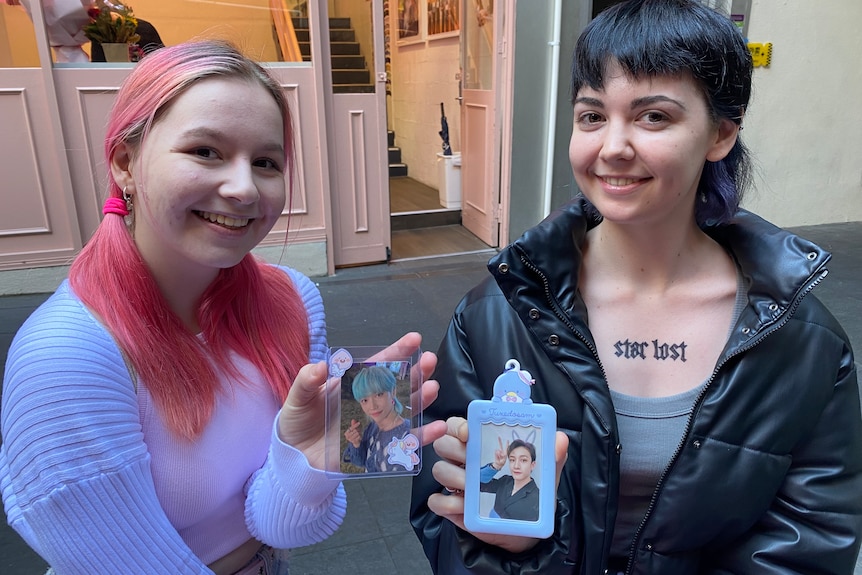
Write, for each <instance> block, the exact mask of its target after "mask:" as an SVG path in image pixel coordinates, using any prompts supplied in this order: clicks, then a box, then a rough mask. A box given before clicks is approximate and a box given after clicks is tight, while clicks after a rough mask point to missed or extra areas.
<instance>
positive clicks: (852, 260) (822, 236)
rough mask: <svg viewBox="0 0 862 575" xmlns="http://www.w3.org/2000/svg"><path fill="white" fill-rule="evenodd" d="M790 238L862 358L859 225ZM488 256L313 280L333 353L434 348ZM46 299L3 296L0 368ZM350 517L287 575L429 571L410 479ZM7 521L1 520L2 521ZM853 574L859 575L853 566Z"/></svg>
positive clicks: (358, 499) (8, 564)
mask: <svg viewBox="0 0 862 575" xmlns="http://www.w3.org/2000/svg"><path fill="white" fill-rule="evenodd" d="M794 231H796V232H797V233H799V234H800V235H802V236H804V237H807V238H809V239H811V240H813V241H815V242H816V243H818V244H819V245H820V246H821V247H823V248H824V249H827V250H829V251H831V252H832V253H833V259H832V262H831V263H830V265H829V269H830V273H829V276H828V277H827V279H826V280H824V281H823V282H822V283H821V284H820V285H819V286H818V287H817V289H816V292H815V293H816V294H817V296H818V297H819V298H820V299H821V300H822V301H823V302H824V303H825V304H826V305H827V306H828V307H829V308H830V309H831V310H832V313H833V314H835V316H836V317H837V318H838V320H839V321H840V322H841V323H842V325H843V326H844V328H845V330H846V331H847V332H848V334H849V335H850V339H851V341H852V342H853V345H854V349H856V350H857V357H862V222H856V223H847V224H826V225H821V226H811V227H804V228H796V229H795V230H794ZM488 257H489V254H473V255H469V256H452V257H445V258H433V259H427V260H415V261H409V262H406V261H405V262H397V263H393V264H389V265H385V264H384V265H378V266H368V267H362V268H351V269H347V270H339V271H338V273H337V274H336V275H334V276H332V277H326V278H317V279H316V281H318V283H319V286H320V290H321V293H322V295H323V300H324V303H325V305H326V310H327V324H328V331H329V342H330V345H332V346H350V345H383V344H387V343H390V342H392V341H394V340H396V339H397V338H398V337H400V336H401V335H402V334H404V333H405V332H407V331H419V332H420V333H422V334H423V336H424V338H425V339H424V342H423V348H424V349H429V350H432V351H433V350H435V349H436V348H437V346H438V344H439V342H440V340H441V339H442V336H443V333H444V330H445V328H446V325H447V324H448V321H449V317H450V315H451V312H452V309H453V308H454V307H455V305H456V304H457V302H458V300H459V299H460V298H461V296H462V295H463V294H464V293H466V291H467V290H468V289H469V288H470V287H472V286H473V285H475V284H476V283H478V281H479V280H481V279H482V278H483V277H485V275H486V273H487V272H486V270H485V262H486V260H487V259H488ZM46 297H47V296H46V295H44V294H36V295H22V296H7V297H0V362H2V363H3V364H5V359H6V352H7V349H8V347H9V344H10V342H11V340H12V336H13V335H14V333H15V331H16V330H17V329H18V327H19V326H20V325H21V323H22V322H23V321H24V319H26V317H27V316H28V315H29V314H30V313H31V312H32V310H33V309H34V308H35V307H36V306H38V305H39V303H41V302H42V301H43V300H44V299H45V298H46ZM345 488H346V489H347V496H348V511H347V517H346V518H345V521H344V524H343V525H342V527H341V528H340V529H339V531H338V532H337V533H336V534H335V535H334V536H332V537H331V538H329V539H328V540H327V541H324V542H322V543H320V544H318V545H313V546H310V547H305V548H301V549H295V550H294V551H293V558H292V561H291V573H292V574H293V575H346V574H351V575H401V574H405V573H409V574H411V575H428V574H430V572H431V571H430V569H429V568H428V565H427V562H426V560H425V557H424V555H423V554H422V549H421V547H420V545H419V543H418V540H417V539H416V537H415V536H414V534H413V531H412V529H411V528H410V525H409V522H408V519H407V510H408V505H409V496H410V480H409V478H397V477H396V478H373V479H355V480H350V481H347V482H345ZM4 519H5V518H4ZM45 569H46V565H45V563H44V562H43V561H42V560H41V559H39V557H38V556H37V555H36V554H34V553H33V552H32V551H30V550H29V548H28V547H27V546H26V545H25V544H24V542H23V541H22V540H21V539H20V538H19V537H18V536H17V534H16V533H15V532H14V531H12V529H11V528H9V527H8V526H6V525H5V521H2V524H0V573H2V574H3V575H41V574H42V573H44V571H45ZM855 575H862V565H860V564H859V563H858V562H857V567H856V572H855Z"/></svg>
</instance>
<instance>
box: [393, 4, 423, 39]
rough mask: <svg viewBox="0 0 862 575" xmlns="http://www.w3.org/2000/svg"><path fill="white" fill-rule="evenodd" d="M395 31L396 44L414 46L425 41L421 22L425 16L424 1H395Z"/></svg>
mask: <svg viewBox="0 0 862 575" xmlns="http://www.w3.org/2000/svg"><path fill="white" fill-rule="evenodd" d="M397 2H398V10H397V12H396V16H397V20H396V23H395V24H396V30H397V31H398V44H414V43H416V42H424V41H425V29H424V26H423V22H422V20H423V19H424V16H425V10H426V3H425V0H397Z"/></svg>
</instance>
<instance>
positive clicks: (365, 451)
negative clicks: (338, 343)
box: [326, 346, 423, 479]
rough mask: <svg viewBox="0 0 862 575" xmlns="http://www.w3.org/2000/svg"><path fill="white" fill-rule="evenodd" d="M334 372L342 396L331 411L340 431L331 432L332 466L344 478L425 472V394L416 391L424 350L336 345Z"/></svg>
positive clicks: (331, 368)
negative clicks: (422, 402)
mask: <svg viewBox="0 0 862 575" xmlns="http://www.w3.org/2000/svg"><path fill="white" fill-rule="evenodd" d="M329 376H330V382H333V380H336V381H337V386H338V398H337V400H335V399H334V401H337V405H335V406H332V407H331V408H330V409H327V412H328V413H330V414H331V415H330V417H332V418H334V419H336V420H337V427H338V433H337V437H336V433H335V432H334V431H330V432H329V433H327V446H326V451H327V465H326V468H327V470H330V472H331V474H332V475H337V476H339V477H341V478H343V479H349V478H352V477H369V476H375V475H383V476H389V475H416V474H417V473H419V470H420V468H421V449H420V448H419V447H420V445H421V443H420V439H421V438H420V437H419V431H418V427H419V426H420V425H421V421H420V419H421V415H420V414H421V412H422V406H421V405H418V404H417V402H419V401H420V394H419V393H413V392H414V391H417V390H418V386H419V385H420V383H421V381H422V379H423V378H422V374H421V373H419V352H418V351H414V352H413V353H409V352H408V351H405V352H404V353H401V352H400V351H399V350H397V349H395V348H393V347H392V346H389V347H387V348H376V347H351V348H346V347H342V348H337V349H332V350H330V359H329ZM332 396H334V392H333V394H330V395H328V396H327V398H329V397H332ZM328 400H329V399H328ZM333 427H335V426H333V425H329V424H328V429H330V430H332V428H333ZM334 469H337V470H338V471H337V472H333V471H332V470H334Z"/></svg>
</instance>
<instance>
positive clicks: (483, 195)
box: [461, 0, 504, 247]
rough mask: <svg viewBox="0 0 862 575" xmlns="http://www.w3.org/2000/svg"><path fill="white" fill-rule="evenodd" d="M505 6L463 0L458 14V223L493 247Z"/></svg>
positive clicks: (497, 202)
mask: <svg viewBox="0 0 862 575" xmlns="http://www.w3.org/2000/svg"><path fill="white" fill-rule="evenodd" d="M503 8H504V3H503V2H500V1H499V0H498V1H496V2H494V1H492V0H463V4H462V12H461V13H462V14H464V15H465V17H464V18H463V22H462V28H461V70H462V72H461V82H462V96H463V102H462V105H461V222H462V224H463V225H464V227H466V228H467V229H468V230H470V232H472V233H473V234H474V235H475V236H476V237H478V238H479V239H481V240H482V241H483V242H485V243H486V244H488V245H489V246H492V247H495V246H497V245H499V238H500V221H499V220H500V207H499V206H500V179H499V178H500V176H499V173H500V172H499V166H500V164H499V162H500V152H499V139H498V137H497V134H498V133H499V126H497V120H496V118H497V111H496V104H495V103H496V91H495V85H496V80H497V78H496V76H497V74H496V68H497V63H496V60H497V54H498V50H497V49H496V46H497V43H498V39H497V33H496V31H497V30H498V29H499V27H500V22H502V12H503ZM466 15H476V16H475V17H467V16H466Z"/></svg>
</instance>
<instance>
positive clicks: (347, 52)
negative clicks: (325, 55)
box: [329, 42, 362, 56]
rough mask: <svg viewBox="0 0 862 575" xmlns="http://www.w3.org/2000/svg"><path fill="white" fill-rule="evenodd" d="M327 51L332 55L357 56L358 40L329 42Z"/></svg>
mask: <svg viewBox="0 0 862 575" xmlns="http://www.w3.org/2000/svg"><path fill="white" fill-rule="evenodd" d="M329 53H330V54H331V55H332V56H359V55H360V54H361V53H362V52H360V50H359V43H358V42H330V43H329Z"/></svg>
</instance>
